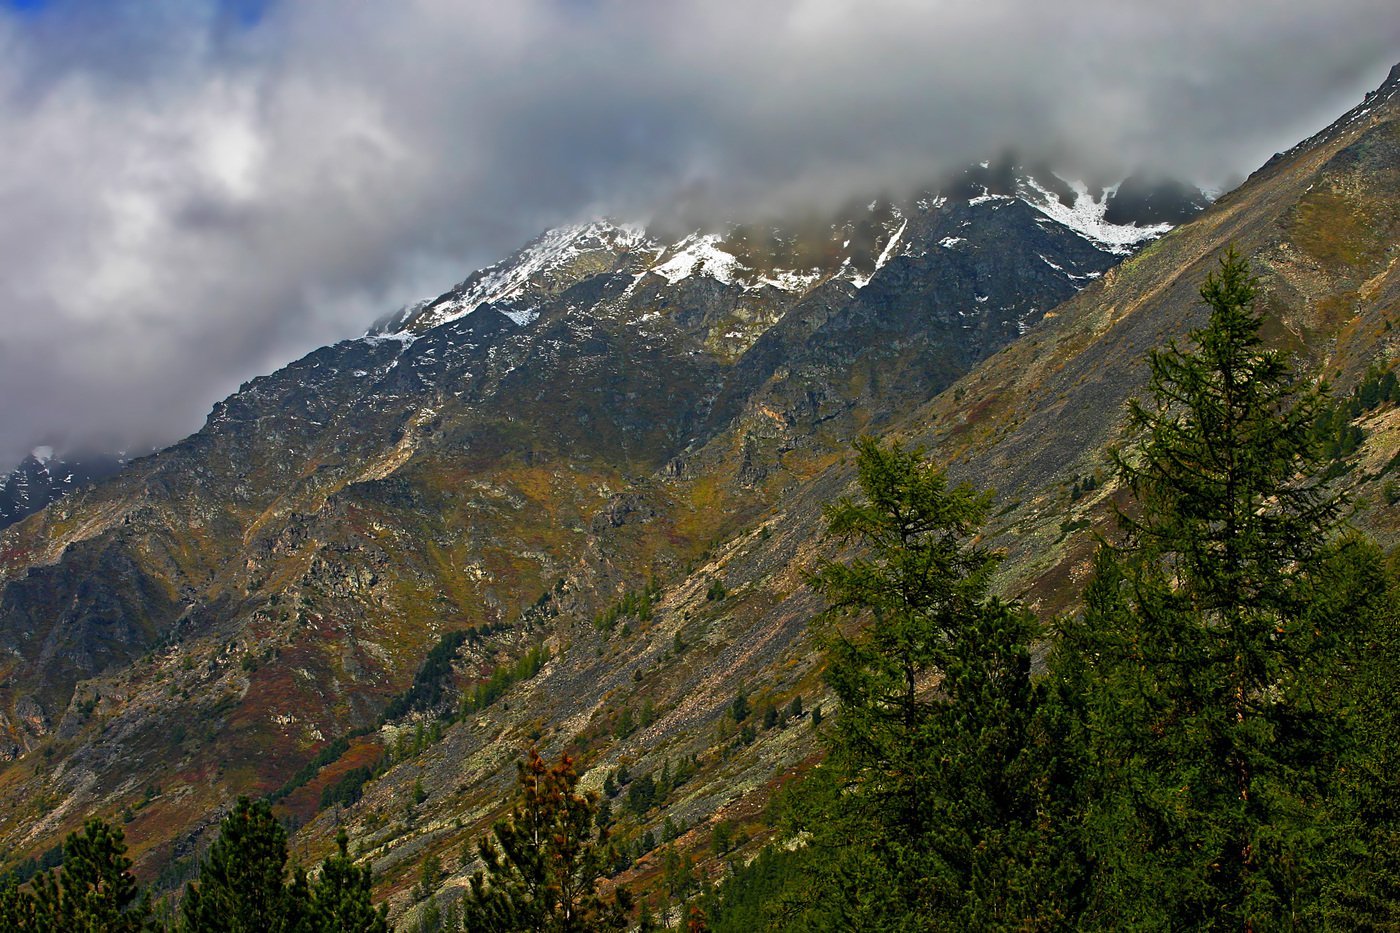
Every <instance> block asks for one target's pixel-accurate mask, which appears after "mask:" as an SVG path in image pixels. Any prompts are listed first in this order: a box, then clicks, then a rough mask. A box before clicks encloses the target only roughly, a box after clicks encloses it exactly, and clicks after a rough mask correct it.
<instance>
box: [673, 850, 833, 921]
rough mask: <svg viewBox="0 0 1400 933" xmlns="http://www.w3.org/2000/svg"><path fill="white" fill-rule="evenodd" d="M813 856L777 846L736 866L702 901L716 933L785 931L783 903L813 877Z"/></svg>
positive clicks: (701, 903) (702, 905)
mask: <svg viewBox="0 0 1400 933" xmlns="http://www.w3.org/2000/svg"><path fill="white" fill-rule="evenodd" d="M810 858H811V855H810V853H809V852H806V851H804V850H801V849H793V850H788V849H781V848H776V847H773V846H769V847H767V848H765V849H764V850H763V851H762V852H760V853H758V857H757V858H755V859H753V860H752V861H751V862H749V863H748V864H746V865H736V866H735V867H734V870H733V871H732V872H730V873H729V874H728V875H726V876H725V878H724V880H723V881H722V882H720V884H719V886H718V887H716V888H715V889H714V890H712V891H709V892H707V893H706V894H705V895H704V896H703V897H701V898H700V899H699V903H700V905H701V907H702V908H703V909H704V911H705V914H706V916H707V917H708V918H709V928H710V929H711V930H713V931H715V933H753V931H755V930H765V929H774V928H782V927H784V926H788V925H789V924H786V923H784V922H783V921H784V919H785V918H784V910H783V904H784V900H785V898H787V897H789V896H790V895H791V893H792V892H793V891H795V890H800V889H801V888H803V887H805V886H806V884H807V881H808V878H809V877H810V874H809V873H810V871H811V866H810V864H809V861H810Z"/></svg>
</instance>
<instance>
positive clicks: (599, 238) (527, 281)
mask: <svg viewBox="0 0 1400 933" xmlns="http://www.w3.org/2000/svg"><path fill="white" fill-rule="evenodd" d="M654 245H655V244H654V243H653V242H652V241H651V240H650V238H649V237H648V236H647V233H646V229H645V228H643V227H641V226H638V225H635V224H618V223H613V222H612V221H609V220H594V221H590V222H589V223H582V224H569V225H566V226H562V227H554V228H552V229H550V230H546V231H545V232H544V233H542V234H540V235H539V236H538V237H536V238H535V239H534V240H532V241H531V242H530V243H529V244H527V245H526V246H525V247H524V248H523V249H521V250H520V252H518V253H516V254H515V255H514V256H512V257H510V258H509V259H504V260H502V261H500V262H497V263H494V264H493V265H490V266H487V267H486V268H485V269H482V270H481V271H480V272H477V273H475V274H474V275H472V276H471V277H470V278H468V279H467V280H466V281H464V282H463V283H462V284H460V285H458V286H457V287H456V288H455V289H453V290H452V292H450V293H448V295H446V296H444V297H442V298H437V299H433V300H431V301H428V302H426V303H420V304H419V305H417V306H413V307H412V309H411V310H410V309H405V310H404V311H403V312H401V313H400V314H398V315H395V316H394V317H393V318H391V319H390V322H389V323H390V326H388V327H380V328H376V329H375V330H374V331H372V332H371V333H372V334H374V333H376V332H377V335H378V336H381V337H382V336H394V335H395V334H396V333H399V332H403V331H405V330H408V329H412V330H413V331H415V332H421V331H424V330H427V329H429V328H433V327H437V326H439V325H441V324H446V323H447V322H449V321H454V320H456V319H458V318H461V317H465V316H466V315H468V314H471V313H472V312H473V311H475V310H476V309H477V308H480V307H481V306H483V305H492V306H493V307H495V308H496V310H498V311H500V312H501V313H502V314H504V315H505V316H506V317H508V318H510V319H511V320H512V321H514V322H515V323H517V324H520V325H525V324H528V323H530V322H531V321H533V320H534V319H535V317H536V316H537V315H538V313H539V312H538V307H537V305H536V304H535V303H534V302H532V301H529V300H528V294H527V293H528V291H529V290H530V289H531V287H532V286H534V287H538V286H540V285H541V284H546V285H547V284H550V283H551V279H553V278H554V276H553V273H556V272H558V271H560V270H563V269H564V268H565V267H566V266H567V265H568V264H569V263H570V262H571V261H572V260H574V259H576V258H578V257H579V256H582V255H585V254H587V253H591V252H596V251H600V250H607V251H616V252H628V251H631V250H634V249H637V248H639V247H653V246H654Z"/></svg>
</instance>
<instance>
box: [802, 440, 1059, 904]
mask: <svg viewBox="0 0 1400 933" xmlns="http://www.w3.org/2000/svg"><path fill="white" fill-rule="evenodd" d="M856 449H857V452H858V457H857V471H858V478H859V481H860V487H861V491H862V493H863V494H864V496H863V501H859V502H857V501H855V500H851V499H843V500H841V501H840V502H838V503H836V504H835V505H833V506H831V507H830V508H829V509H828V522H829V528H830V532H831V534H832V535H833V536H835V537H836V538H838V539H841V540H844V541H846V542H848V543H851V544H856V545H859V546H860V551H859V552H858V553H859V556H856V557H854V558H852V559H851V560H849V561H847V562H844V563H834V562H833V563H828V564H825V565H824V566H822V567H821V568H820V569H819V570H818V571H817V572H816V573H815V574H813V575H812V577H811V581H812V584H813V585H814V586H815V587H816V589H817V590H818V591H819V592H820V593H821V594H822V595H823V596H824V597H825V598H826V600H827V603H828V605H829V607H830V609H829V610H828V612H827V613H826V615H825V616H824V617H823V619H822V620H821V633H822V637H823V640H824V643H825V645H826V649H827V680H828V682H829V683H830V684H831V686H832V689H833V691H834V692H835V693H836V696H837V698H838V699H839V700H840V703H841V711H840V716H839V718H838V719H837V722H836V729H835V730H833V732H832V733H831V734H830V735H831V742H832V748H831V758H830V765H829V767H830V769H831V774H832V775H833V776H834V777H835V778H836V779H837V780H838V783H839V785H840V786H842V787H844V788H845V790H844V793H843V794H842V795H840V802H839V804H836V803H833V806H832V809H831V810H829V811H822V812H818V813H816V814H815V819H812V820H811V823H810V825H809V826H808V827H806V828H808V829H809V830H810V831H811V832H812V833H813V836H814V838H815V842H814V845H817V846H820V847H823V848H831V849H835V850H844V851H842V852H841V854H840V855H839V856H837V857H830V856H829V855H828V857H824V858H823V859H821V860H820V862H819V864H817V865H816V866H815V867H816V870H817V871H818V872H819V873H822V874H823V875H826V876H827V878H828V881H827V883H826V884H825V885H818V891H823V890H829V891H831V896H830V897H829V898H826V899H825V900H822V899H821V898H820V897H819V899H818V900H817V902H816V903H815V904H814V905H811V906H810V907H809V908H807V911H806V913H807V916H808V918H809V920H810V921H811V923H812V924H814V925H816V926H821V925H823V924H836V925H846V924H853V925H856V926H870V927H876V926H881V925H886V924H895V925H898V926H903V927H905V928H924V927H929V928H944V927H946V928H950V929H988V928H1009V927H1021V926H1037V925H1042V926H1051V925H1053V922H1052V920H1053V918H1054V917H1056V916H1058V915H1059V914H1060V913H1061V912H1063V907H1062V905H1060V903H1059V899H1060V897H1061V896H1062V892H1061V891H1060V887H1061V885H1060V884H1059V882H1058V880H1056V881H1054V882H1051V881H1050V880H1049V879H1050V878H1051V877H1052V876H1053V875H1054V874H1055V870H1054V868H1053V865H1052V863H1053V858H1052V854H1053V852H1054V845H1053V835H1054V834H1053V833H1052V832H1050V831H1049V829H1048V825H1047V824H1048V823H1049V821H1050V819H1051V817H1052V816H1053V813H1052V810H1053V806H1052V803H1051V801H1050V800H1049V797H1048V785H1049V778H1048V776H1047V775H1048V770H1047V769H1048V764H1047V761H1048V759H1049V758H1050V753H1049V750H1048V749H1046V748H1045V747H1044V743H1043V741H1042V740H1041V738H1040V737H1041V734H1042V727H1041V725H1040V721H1039V716H1038V713H1037V710H1038V706H1039V693H1038V691H1037V690H1036V689H1035V688H1034V687H1033V686H1032V684H1031V680H1030V652H1029V645H1030V640H1031V638H1032V637H1033V635H1034V633H1035V625H1034V621H1033V620H1032V618H1031V617H1030V616H1029V614H1028V613H1026V612H1025V611H1024V610H1023V609H1021V608H1019V607H1017V606H1014V605H1010V604H1007V603H1004V602H1002V601H1000V600H998V599H995V598H993V597H991V596H989V595H988V585H989V581H990V575H991V572H992V570H993V569H994V567H995V565H996V558H995V557H994V556H993V555H992V554H990V553H988V552H987V551H986V550H985V549H983V548H981V547H980V546H978V545H976V544H971V543H968V541H969V539H970V538H971V536H972V535H973V534H974V533H975V531H976V530H977V528H978V526H979V525H980V524H981V523H982V521H983V520H984V518H985V516H986V510H987V507H988V504H989V502H990V497H989V496H988V495H987V494H985V493H982V492H977V491H975V490H973V489H972V488H970V487H968V486H958V487H950V486H949V484H948V482H947V479H946V478H945V476H944V474H943V473H942V472H941V471H940V470H938V469H937V468H936V467H934V466H932V465H930V464H927V463H926V462H925V461H924V460H923V457H922V454H921V452H919V451H906V450H904V449H902V448H900V447H899V446H898V445H895V446H892V447H888V448H885V447H882V446H880V445H879V444H878V443H876V442H875V441H874V440H872V439H870V438H863V439H861V440H860V441H858V442H857V444H856ZM940 675H941V679H942V680H941V689H939V690H937V691H935V690H933V689H931V687H932V679H933V678H935V677H938V676H940ZM847 873H854V877H846V875H847ZM857 879H858V880H857ZM880 892H883V893H880ZM819 917H820V918H824V919H818V918H819Z"/></svg>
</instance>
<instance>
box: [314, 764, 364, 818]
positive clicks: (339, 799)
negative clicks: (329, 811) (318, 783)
mask: <svg viewBox="0 0 1400 933" xmlns="http://www.w3.org/2000/svg"><path fill="white" fill-rule="evenodd" d="M373 777H374V772H373V770H371V769H370V768H369V767H368V766H364V765H362V766H360V767H358V768H351V769H350V770H349V771H346V772H345V773H344V774H342V775H341V776H340V780H338V781H336V782H335V783H334V784H327V785H326V786H325V788H324V789H323V790H322V791H321V808H322V809H324V808H326V807H330V806H342V807H348V806H350V805H351V804H353V803H355V802H356V801H357V800H359V799H360V797H361V796H362V795H363V794H364V787H365V784H367V783H368V782H369V781H370V779H372V778H373Z"/></svg>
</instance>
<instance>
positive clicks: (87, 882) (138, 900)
mask: <svg viewBox="0 0 1400 933" xmlns="http://www.w3.org/2000/svg"><path fill="white" fill-rule="evenodd" d="M130 869H131V860H130V859H128V858H127V857H126V843H125V841H124V840H123V838H122V831H121V828H120V827H116V826H109V825H108V824H107V823H106V822H104V821H103V820H100V819H90V820H88V821H87V823H86V824H84V826H83V831H82V833H81V834H79V833H72V834H70V835H69V836H68V838H67V840H65V841H64V843H63V867H62V868H60V869H57V870H55V871H52V872H47V873H45V874H41V875H38V876H37V877H35V879H34V882H33V893H32V894H30V893H27V892H23V891H19V890H16V889H11V891H10V892H9V893H7V894H0V920H4V921H5V923H6V928H7V929H15V930H74V931H104V933H105V931H112V933H125V931H137V930H145V929H149V928H150V923H151V904H150V898H149V896H148V895H147V894H146V893H145V892H143V891H141V889H140V887H139V885H138V884H137V883H136V879H135V878H134V877H133V876H132V874H131V871H130Z"/></svg>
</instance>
